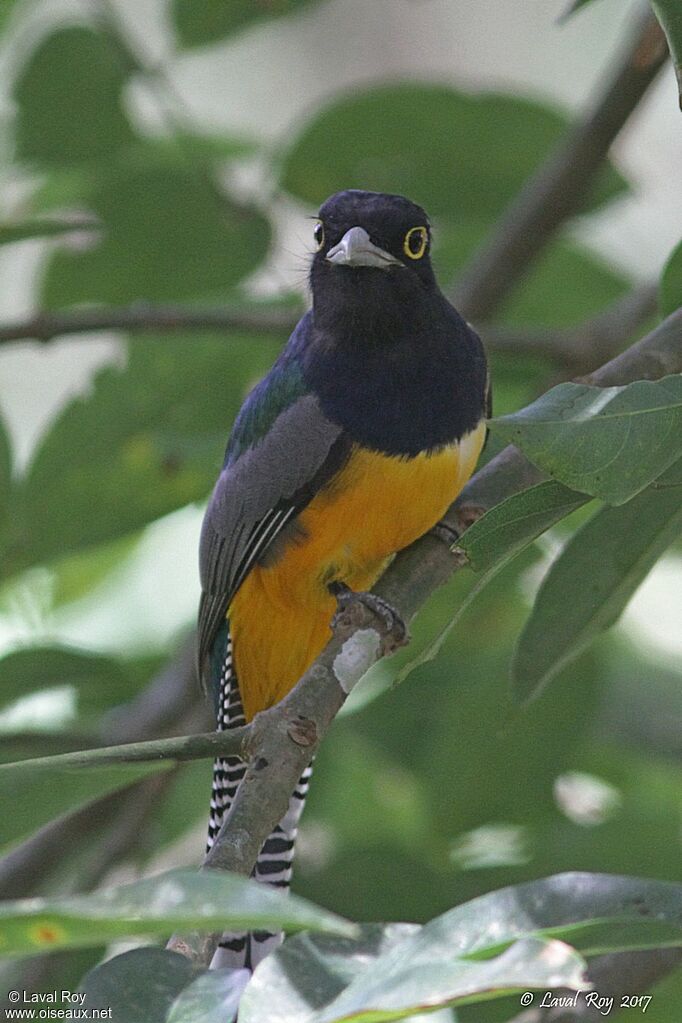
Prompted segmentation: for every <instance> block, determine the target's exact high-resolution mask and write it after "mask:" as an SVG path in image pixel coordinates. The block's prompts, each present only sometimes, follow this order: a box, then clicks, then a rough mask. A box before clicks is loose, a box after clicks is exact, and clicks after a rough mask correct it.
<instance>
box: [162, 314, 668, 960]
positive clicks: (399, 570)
mask: <svg viewBox="0 0 682 1023" xmlns="http://www.w3.org/2000/svg"><path fill="white" fill-rule="evenodd" d="M680 371H682V309H681V310H678V312H677V313H675V314H674V315H673V316H670V317H668V319H667V320H665V322H664V323H662V324H661V325H660V326H659V327H657V328H656V330H654V331H653V332H652V333H651V334H649V335H647V337H645V338H643V339H642V340H641V341H639V342H637V344H635V345H633V346H632V348H630V349H628V350H627V351H626V352H624V353H622V354H621V355H619V356H617V357H616V359H614V360H612V361H611V362H609V363H607V364H606V365H604V366H602V367H601V368H600V369H599V370H597V371H596V372H595V373H594V374H593V375H592V378H591V382H593V383H596V384H599V385H601V386H606V385H611V384H620V383H628V382H629V381H631V380H633V379H638V378H642V377H645V378H648V379H655V378H656V377H660V376H663V375H666V374H668V373H674V372H680ZM538 477H539V473H538V471H537V470H536V469H535V468H534V467H533V466H531V465H530V463H529V462H528V461H527V460H526V459H525V458H524V456H523V455H522V454H521V453H520V452H519V451H518V450H517V449H515V448H506V449H505V450H504V451H502V452H501V453H500V454H499V455H498V456H497V457H496V458H493V459H492V460H491V461H490V462H489V463H488V465H486V466H485V468H484V469H482V470H481V471H480V472H478V473H477V474H476V475H475V476H474V477H473V479H472V480H471V481H470V483H469V485H468V486H467V487H466V488H465V491H464V492H463V494H462V496H461V498H460V499H459V500H458V501H457V502H455V505H453V507H452V508H451V509H450V512H449V517H450V519H451V521H453V522H458V520H459V516H460V515H461V513H462V509H463V508H465V507H466V506H467V505H472V504H473V505H476V506H479V507H481V506H482V507H483V508H486V509H487V508H491V507H493V506H494V505H495V504H497V503H499V501H501V500H503V499H504V498H505V497H507V496H509V495H510V494H511V493H514V492H515V491H517V490H521V489H524V488H525V487H527V486H528V485H529V484H530V483H532V482H535V481H536V480H537V478H538ZM461 567H462V560H461V559H460V558H458V556H457V555H456V553H453V552H452V551H451V550H450V548H449V547H448V545H446V544H444V543H443V542H442V540H440V539H438V538H437V537H436V536H435V535H434V534H433V533H430V534H427V535H426V536H424V537H422V538H421V539H420V540H418V541H417V542H416V543H415V544H413V545H412V546H411V547H409V548H408V549H407V550H405V551H403V552H401V554H400V555H399V556H398V557H397V558H396V559H395V561H394V562H393V564H392V565H391V566H390V567H389V569H388V571H387V572H386V573H385V574H384V576H382V578H381V580H380V581H379V583H378V585H377V587H376V593H377V595H379V596H381V597H382V598H383V599H384V600H386V601H388V603H389V604H390V605H391V606H392V607H394V608H397V609H398V610H399V612H400V614H401V616H402V618H403V619H404V621H406V622H407V621H410V620H411V619H412V617H413V616H414V615H415V614H416V612H417V611H418V610H419V608H420V607H421V606H422V605H423V604H424V603H425V601H426V600H427V598H428V597H429V596H430V595H431V594H432V593H433V592H434V590H436V589H437V588H438V587H439V586H441V585H442V584H443V583H445V582H446V581H447V580H448V579H449V578H450V577H451V576H452V575H453V573H454V572H456V571H457V570H458V569H459V568H461ZM368 615H369V617H368ZM388 639H390V637H389V636H388V635H387V632H386V629H385V626H384V624H383V623H382V622H381V621H380V620H379V619H377V618H376V617H374V616H373V615H371V613H370V612H369V610H368V609H367V608H366V607H365V606H364V605H362V604H359V603H354V604H351V614H350V617H349V616H348V615H346V616H345V617H344V615H343V614H342V615H341V616H337V619H336V621H335V624H334V627H333V636H332V639H331V641H330V642H329V644H328V645H327V647H326V648H325V649H324V651H323V652H322V654H321V655H320V656H319V657H318V658H317V660H316V661H315V663H314V664H313V665H312V666H311V667H310V668H309V669H308V671H307V672H306V673H305V675H304V676H303V677H302V678H301V680H300V681H299V682H298V683H297V685H296V686H295V687H294V688H293V689H292V690H291V692H290V693H289V694H288V695H287V696H286V697H285V698H284V699H283V700H282V701H281V702H280V703H278V704H276V706H274V707H272V708H270V709H269V710H267V711H263V712H262V713H260V714H258V715H256V717H255V718H254V720H253V722H252V723H251V731H250V734H249V736H248V737H247V740H246V744H245V745H246V750H245V752H246V754H247V756H248V758H249V759H248V765H247V769H246V774H245V776H244V780H243V782H242V784H241V785H240V786H239V789H238V790H237V794H236V796H235V799H234V802H233V803H232V807H231V809H230V812H229V814H228V815H227V817H226V819H225V821H224V822H223V826H222V828H221V830H220V833H219V835H218V836H217V839H216V841H215V844H214V845H213V848H212V849H211V851H210V853H209V854H208V856H207V858H206V860H205V863H204V866H205V868H210V869H215V868H218V869H221V870H232V871H236V872H237V873H241V874H246V875H247V876H248V875H249V874H250V873H251V871H252V869H253V866H254V864H255V862H256V858H257V856H258V852H259V850H260V848H261V846H262V845H263V842H264V841H265V839H266V838H267V836H268V835H269V834H270V832H271V831H272V829H273V828H274V826H275V825H276V824H277V822H278V821H279V820H280V819H281V817H282V816H283V815H284V813H285V811H286V808H287V806H288V802H289V798H290V796H291V793H292V792H293V790H294V788H295V786H296V784H297V782H298V779H299V777H300V775H301V772H302V771H303V769H304V768H305V766H306V765H307V764H308V763H309V762H310V760H311V758H312V756H313V755H314V753H315V751H316V749H317V747H318V745H319V743H320V741H321V740H322V738H323V737H324V735H325V734H326V732H327V730H328V729H329V726H330V725H331V722H332V721H333V719H334V717H335V715H336V713H337V712H338V710H339V708H340V707H341V705H342V704H343V702H344V700H345V698H346V695H347V693H348V692H350V690H351V689H352V688H353V686H354V685H355V684H356V683H357V682H358V681H359V679H360V678H361V677H362V676H363V675H364V674H365V672H366V671H367V670H368V669H369V668H370V667H371V666H372V664H374V663H375V662H376V661H377V660H379V659H380V658H381V657H382V656H384V654H385V653H387V652H389V648H390V642H387V640H388ZM218 940H219V935H207V934H190V935H184V936H180V935H176V936H174V937H173V938H172V939H171V941H170V943H169V948H172V949H174V950H175V951H178V952H181V953H182V954H184V955H186V956H188V958H190V959H191V960H192V961H193V962H195V963H196V964H203V965H208V963H209V962H210V960H211V957H212V955H213V952H214V951H215V948H216V947H217V942H218Z"/></svg>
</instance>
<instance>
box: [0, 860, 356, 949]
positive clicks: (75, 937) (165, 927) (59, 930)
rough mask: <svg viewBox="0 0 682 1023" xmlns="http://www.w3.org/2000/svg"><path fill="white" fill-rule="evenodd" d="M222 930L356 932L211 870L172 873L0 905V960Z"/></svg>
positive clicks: (292, 899)
mask: <svg viewBox="0 0 682 1023" xmlns="http://www.w3.org/2000/svg"><path fill="white" fill-rule="evenodd" d="M224 929H228V930H244V929H247V930H248V929H254V930H264V929H265V930H269V929H274V930H285V931H292V932H295V931H302V930H306V929H311V930H319V931H323V932H327V933H329V934H345V935H352V934H354V932H355V928H354V925H352V924H350V923H348V922H347V921H346V920H343V919H342V918H341V917H338V916H336V915H334V914H333V913H329V912H327V911H326V910H324V909H320V908H319V907H317V906H314V905H313V904H312V903H310V902H307V901H306V900H304V899H300V898H298V897H296V896H290V895H288V894H287V893H285V892H282V891H280V890H278V889H273V888H267V887H266V886H264V885H261V884H259V883H258V882H257V881H252V880H251V879H247V878H244V877H241V876H239V875H237V874H228V873H225V872H223V871H218V870H206V871H203V872H199V871H193V870H171V871H168V872H167V873H165V874H158V875H157V876H155V877H149V878H146V879H145V880H143V881H136V882H134V883H133V884H128V885H122V886H120V887H118V888H107V889H103V890H100V891H98V892H94V893H93V894H90V895H77V896H69V897H62V898H46V899H24V900H18V901H16V902H4V903H2V904H1V905H0V938H1V939H2V940H1V941H0V952H1V953H2V954H3V955H25V954H29V953H35V952H36V951H45V950H46V949H47V948H49V949H50V950H56V949H58V948H75V947H84V946H88V945H97V944H101V943H104V942H108V941H113V940H114V939H118V938H123V937H126V936H147V937H154V936H165V935H168V934H170V933H171V932H172V931H176V930H182V931H187V930H204V931H222V930H224Z"/></svg>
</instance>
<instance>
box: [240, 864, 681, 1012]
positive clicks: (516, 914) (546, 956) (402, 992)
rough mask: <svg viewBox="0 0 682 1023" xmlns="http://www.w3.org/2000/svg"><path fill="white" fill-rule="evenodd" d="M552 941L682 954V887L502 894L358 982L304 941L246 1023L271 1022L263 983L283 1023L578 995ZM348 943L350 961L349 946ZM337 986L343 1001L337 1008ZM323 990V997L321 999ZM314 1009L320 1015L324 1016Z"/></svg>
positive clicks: (450, 920)
mask: <svg viewBox="0 0 682 1023" xmlns="http://www.w3.org/2000/svg"><path fill="white" fill-rule="evenodd" d="M543 937H544V938H553V939H555V940H556V939H560V940H561V941H566V942H570V943H572V944H573V943H575V945H576V946H577V948H578V949H579V950H580V951H582V952H583V954H585V955H600V954H602V953H603V952H607V951H608V952H610V951H622V950H628V949H638V948H650V947H654V946H655V945H656V943H657V942H660V943H661V944H666V945H675V946H679V945H680V944H682V885H678V884H668V883H665V882H660V881H649V880H641V879H637V878H625V877H611V876H608V875H600V874H584V873H571V874H561V875H558V876H556V877H551V878H547V879H546V880H542V881H533V882H530V883H528V884H522V885H516V886H512V887H508V888H504V889H501V890H500V891H496V892H492V893H490V894H488V895H483V896H481V897H479V898H477V899H474V900H473V901H471V902H467V903H464V904H463V905H461V906H457V907H456V908H455V909H451V910H450V911H449V912H447V913H445V914H443V915H442V916H440V917H437V918H436V919H434V920H432V921H431V922H430V923H428V924H426V925H425V926H424V927H422V928H420V929H418V930H416V931H414V932H413V933H411V934H408V935H407V936H405V937H404V938H403V939H402V940H398V941H397V942H396V943H395V944H392V945H391V947H389V948H388V949H386V950H385V951H383V952H382V953H381V954H380V955H379V956H378V958H372V959H371V960H370V962H369V963H368V964H367V967H366V968H365V969H364V970H360V971H358V972H356V970H355V968H354V964H350V967H351V968H349V966H348V965H347V959H348V958H349V954H348V953H346V957H345V958H344V956H343V955H342V954H341V952H340V950H339V947H338V945H337V944H336V943H335V944H333V945H332V947H331V954H329V955H327V954H326V950H325V948H324V944H325V943H324V942H322V943H316V946H315V947H314V948H311V945H310V943H309V942H307V941H306V940H305V939H296V942H295V943H294V942H291V943H289V942H287V943H285V945H284V946H283V947H282V949H281V950H279V951H278V952H277V953H275V955H274V956H273V957H272V959H271V960H270V961H269V962H268V963H267V966H263V967H261V968H259V972H260V970H261V969H262V971H263V973H262V975H261V976H259V973H256V974H255V975H254V977H253V979H252V980H251V982H250V984H249V985H248V987H247V988H246V991H245V992H244V996H243V999H242V1008H241V1011H242V1012H246V1015H245V1017H244V1023H255V1020H256V1019H259V1018H260V1019H267V1018H268V1016H267V1015H266V1014H265V1012H264V1011H262V1010H264V1008H265V1004H266V1003H265V997H266V995H265V985H266V983H267V985H268V989H269V990H270V991H271V992H272V991H273V990H277V991H278V992H281V993H282V1003H283V1013H282V1017H281V1021H282V1023H290V1021H291V1023H293V1020H294V1019H300V1018H301V1016H302V1013H301V1012H300V1006H310V1008H312V1009H317V1011H316V1012H315V1013H314V1015H312V1016H310V1017H308V1016H306V1018H310V1021H311V1023H332V1021H337V1020H359V1021H364V1023H375V1021H377V1023H378V1021H386V1020H393V1019H400V1018H402V1017H403V1016H405V1015H407V1014H408V1013H410V1012H415V1011H419V1010H420V1009H424V1008H426V1007H429V1008H432V1007H434V1006H436V1005H445V1004H455V1005H457V1004H462V1003H466V1002H469V1001H475V1000H479V999H481V998H489V997H494V996H495V995H502V994H507V993H509V991H510V990H513V989H518V988H519V987H520V988H523V989H526V988H529V989H531V990H532V989H533V988H535V987H539V988H540V989H551V988H554V987H558V986H568V987H580V986H581V983H584V981H582V978H581V976H580V960H579V959H578V958H577V957H576V956H575V954H574V952H573V950H571V949H568V948H567V946H566V945H564V944H559V945H557V944H554V943H551V944H550V945H547V944H543V942H542V941H541V940H540V939H542V938H543ZM512 943H513V944H512ZM288 944H290V945H291V946H292V947H291V951H290V952H287V945H288ZM346 944H347V947H348V949H349V950H350V949H351V948H352V943H346ZM359 948H360V949H362V945H360V946H359ZM505 948H506V951H504V952H503V954H502V956H499V955H498V953H499V952H501V951H503V950H504V949H505ZM491 955H495V956H497V958H493V959H491V958H489V957H490V956H491ZM555 956H556V958H554V957H555ZM552 961H553V965H554V966H555V967H556V970H557V972H559V973H563V977H564V979H563V980H561V981H559V982H557V977H556V975H555V976H553V977H552V978H551V979H548V977H547V975H548V974H549V973H550V972H551V969H552ZM472 967H474V968H475V969H473V970H472V969H471V968H472ZM479 971H480V972H479ZM543 971H544V977H543ZM329 975H331V977H329ZM335 978H336V985H337V987H338V986H344V987H345V990H343V991H341V992H339V994H338V995H336V997H335V998H334V999H333V1000H332V1001H329V1000H328V999H329V997H330V994H332V995H333V986H334V980H335ZM318 981H319V984H320V988H319V993H317V992H316V991H315V989H314V985H315V983H316V982H318ZM346 985H347V986H346ZM316 999H317V1000H319V1001H322V1002H323V1005H322V1006H320V1005H315V1001H316ZM324 1003H326V1004H324ZM290 1007H291V1008H290ZM258 1009H261V1016H260V1017H259V1016H258V1012H257V1010H258ZM295 1011H297V1012H298V1015H295V1014H294V1012H295Z"/></svg>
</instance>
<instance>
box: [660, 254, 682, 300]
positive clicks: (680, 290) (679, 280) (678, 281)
mask: <svg viewBox="0 0 682 1023" xmlns="http://www.w3.org/2000/svg"><path fill="white" fill-rule="evenodd" d="M660 304H661V313H662V314H663V316H670V314H671V313H674V312H675V311H676V310H677V309H679V308H680V307H681V306H682V242H680V244H679V245H678V246H677V248H675V249H673V251H672V253H671V255H670V258H669V259H668V262H667V263H666V265H665V269H664V270H663V275H662V277H661V298H660Z"/></svg>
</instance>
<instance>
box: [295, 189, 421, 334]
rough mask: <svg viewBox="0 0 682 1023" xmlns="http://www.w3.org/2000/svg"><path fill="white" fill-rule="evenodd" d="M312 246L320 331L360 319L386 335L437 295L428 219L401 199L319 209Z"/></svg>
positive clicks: (380, 196) (360, 196)
mask: <svg viewBox="0 0 682 1023" xmlns="http://www.w3.org/2000/svg"><path fill="white" fill-rule="evenodd" d="M314 238H315V246H316V252H315V254H314V256H313V261H312V266H311V269H310V283H311V287H312V292H313V309H314V315H315V320H316V321H317V322H318V323H319V324H320V325H321V326H324V325H325V324H326V323H327V322H329V323H334V325H335V326H336V327H337V328H338V327H339V325H341V324H342V323H343V322H344V320H345V319H346V318H347V317H348V318H350V319H352V320H353V321H355V322H357V318H358V316H361V318H362V319H366V318H367V317H369V318H370V319H372V320H375V319H376V318H377V317H378V318H379V320H380V321H382V322H383V324H384V326H385V327H388V323H389V322H390V321H391V320H392V319H393V318H394V317H395V316H398V317H402V318H403V321H404V318H405V316H406V315H408V313H409V310H410V308H411V307H412V306H413V304H414V303H415V302H416V303H420V300H421V301H423V299H424V298H425V297H426V296H428V295H430V294H433V293H434V292H436V291H437V284H436V281H435V278H434V274H433V269H432V267H431V260H430V258H429V253H430V247H431V229H430V226H429V221H428V217H427V216H426V213H425V212H424V210H423V209H422V208H421V206H417V205H416V203H413V202H410V200H409V199H405V198H404V197H403V196H402V195H386V194H384V193H382V192H363V191H360V190H357V189H349V190H347V191H345V192H337V193H336V195H332V196H331V198H329V199H327V201H326V202H325V203H323V205H322V206H321V208H320V215H319V220H318V221H317V224H316V225H315V230H314Z"/></svg>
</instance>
